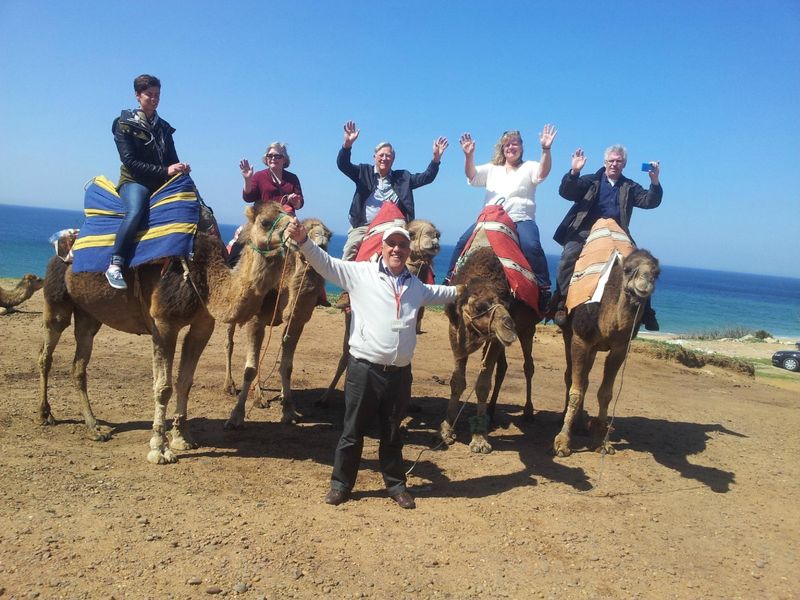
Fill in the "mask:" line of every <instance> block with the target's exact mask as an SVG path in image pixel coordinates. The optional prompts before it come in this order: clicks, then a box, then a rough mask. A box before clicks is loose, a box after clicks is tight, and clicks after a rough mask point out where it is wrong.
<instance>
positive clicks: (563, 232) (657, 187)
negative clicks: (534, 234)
mask: <svg viewBox="0 0 800 600" xmlns="http://www.w3.org/2000/svg"><path fill="white" fill-rule="evenodd" d="M627 160H628V151H627V150H626V149H625V147H624V146H609V147H608V148H606V151H605V154H604V161H603V163H604V165H605V166H604V167H603V168H601V169H600V170H598V171H597V172H596V173H594V174H592V175H584V176H583V177H581V169H583V167H584V165H585V164H586V155H585V154H584V153H583V150H582V149H581V148H578V149H577V150H576V151H575V153H574V154H573V155H572V166H571V168H570V170H569V171H568V172H567V174H566V175H564V178H563V179H562V180H561V186H560V187H559V188H558V193H559V194H560V195H561V197H562V198H565V199H567V200H570V201H571V202H574V204H573V205H572V208H570V209H569V212H567V216H566V217H564V220H563V221H562V222H561V224H560V225H559V226H558V228H557V229H556V232H555V235H553V239H554V240H555V241H557V242H558V243H559V244H561V245H562V246H563V247H564V250H563V251H562V252H561V261H560V262H559V264H558V275H557V276H556V278H557V282H558V296H557V298H558V304H557V306H556V307H555V314H554V316H553V322H554V323H555V324H556V325H558V326H562V325H564V323H565V322H566V318H567V315H566V310H565V302H566V299H567V290H568V289H569V282H570V280H571V279H572V273H573V271H574V270H575V262H576V261H577V260H578V256H580V253H581V250H582V249H583V245H584V243H585V242H586V238H587V237H588V235H589V232H590V231H591V229H592V225H594V224H595V222H596V221H597V219H600V218H608V219H614V220H615V221H616V222H617V223H619V225H620V226H621V227H622V228H623V229H624V230H625V232H626V233H627V234H628V236H630V237H631V239H633V236H631V235H630V231H629V229H628V226H629V224H630V221H631V214H632V213H633V208H634V207H637V208H656V207H657V206H658V205H659V204H661V196H662V194H663V190H662V189H661V184H660V183H659V179H658V176H659V173H660V166H659V163H658V161H652V162H650V163H648V164H649V170H648V175H649V176H650V187H649V188H648V189H644V188H643V187H642V186H640V185H639V184H638V183H636V182H635V181H632V180H630V179H628V178H627V177H625V176H623V175H622V170H623V169H624V168H625V165H626V163H627ZM554 299H555V297H554ZM642 324H643V325H644V326H645V329H647V330H648V331H658V329H659V326H658V321H657V320H656V313H655V311H654V310H653V309H652V308H651V307H650V302H649V299H648V303H647V306H646V307H645V310H644V314H643V316H642Z"/></svg>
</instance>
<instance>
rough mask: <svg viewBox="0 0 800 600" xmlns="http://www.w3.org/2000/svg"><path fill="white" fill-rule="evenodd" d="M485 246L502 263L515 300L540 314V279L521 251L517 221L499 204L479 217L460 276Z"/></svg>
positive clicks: (463, 253) (463, 256)
mask: <svg viewBox="0 0 800 600" xmlns="http://www.w3.org/2000/svg"><path fill="white" fill-rule="evenodd" d="M485 246H490V247H491V248H492V250H494V253H495V254H496V255H497V258H499V259H500V264H502V265H503V271H504V272H505V275H506V279H507V280H508V285H509V287H510V288H511V293H512V294H513V295H514V297H515V298H517V299H518V300H521V301H522V302H524V303H525V304H527V305H528V306H530V307H531V308H532V309H533V310H534V311H536V314H539V285H538V284H537V283H536V277H535V276H534V274H533V270H532V269H531V266H530V265H529V264H528V260H527V259H526V258H525V255H524V254H522V250H521V249H520V247H519V238H518V237H517V228H516V226H515V225H514V221H512V220H511V217H509V216H508V213H507V212H506V211H505V210H503V207H502V206H500V205H497V204H490V205H487V206H484V207H483V210H482V211H481V214H480V215H478V220H477V222H476V223H475V229H474V230H473V232H472V236H471V237H470V238H469V240H467V243H466V245H465V246H464V251H463V252H462V253H461V257H460V258H459V259H458V262H457V263H456V267H455V270H456V272H457V271H458V269H459V267H460V266H461V265H462V264H463V263H464V261H465V260H466V257H467V256H468V255H469V253H470V252H471V251H473V250H477V249H478V248H483V247H485Z"/></svg>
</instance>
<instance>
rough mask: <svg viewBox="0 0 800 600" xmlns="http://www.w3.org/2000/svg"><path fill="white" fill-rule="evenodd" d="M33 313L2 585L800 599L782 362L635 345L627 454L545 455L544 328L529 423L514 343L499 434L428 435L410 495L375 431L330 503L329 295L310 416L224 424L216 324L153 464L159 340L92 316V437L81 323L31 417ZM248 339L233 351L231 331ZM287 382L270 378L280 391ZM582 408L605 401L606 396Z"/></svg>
mask: <svg viewBox="0 0 800 600" xmlns="http://www.w3.org/2000/svg"><path fill="white" fill-rule="evenodd" d="M20 308H21V310H22V311H24V312H19V313H16V314H13V315H10V316H5V317H0V333H2V342H1V344H2V346H0V348H1V350H0V385H1V386H2V387H1V388H0V389H2V403H0V452H1V453H2V460H0V476H1V477H2V492H0V493H1V495H2V498H1V499H0V597H2V598H70V599H78V598H92V599H93V598H116V599H121V598H202V597H207V596H210V595H220V596H228V597H241V598H248V599H249V598H253V599H256V598H276V599H277V598H318V597H330V598H453V599H461V598H558V599H564V598H566V599H570V598H686V599H689V598H691V599H695V598H725V599H728V598H771V599H774V598H786V599H788V598H797V597H800V578H798V576H797V573H798V572H800V564H798V562H800V560H799V557H800V548H798V540H800V518H799V517H800V503H798V497H799V496H798V491H800V483H799V482H800V467H798V464H800V463H798V461H797V459H796V457H797V456H798V453H800V437H798V435H797V431H798V425H800V412H799V411H798V407H799V405H800V374H792V373H786V372H783V373H784V374H785V375H786V376H787V377H789V378H790V379H789V385H788V386H787V385H784V386H782V387H775V386H772V385H769V384H767V383H762V382H761V381H760V380H757V379H753V378H748V377H746V376H743V375H739V374H734V373H732V372H728V371H724V370H721V369H715V368H710V367H705V368H703V369H689V368H687V367H684V366H681V365H679V364H676V363H671V362H666V361H659V360H657V359H653V358H650V357H648V356H645V355H643V354H638V353H633V354H632V355H631V357H630V360H629V362H628V364H627V368H626V371H625V375H624V383H623V387H622V391H621V394H620V396H619V399H618V403H617V404H616V408H615V420H614V429H615V430H614V432H613V434H612V441H613V443H614V446H615V448H616V454H614V455H608V456H601V455H599V454H597V453H594V452H589V451H586V450H585V448H583V447H582V446H583V445H584V444H585V443H586V441H587V440H586V439H585V438H581V437H577V438H575V441H574V448H575V450H576V451H575V452H574V453H573V455H572V456H570V457H568V458H554V457H553V456H551V454H550V453H549V449H550V447H551V446H552V441H553V437H554V436H555V434H556V433H557V430H558V428H559V417H560V411H561V408H562V402H563V393H564V391H563V379H562V377H563V375H562V373H563V368H564V358H563V350H562V345H561V340H560V337H559V335H558V332H557V330H556V329H555V328H554V327H552V326H545V327H541V328H540V329H539V331H538V332H537V336H536V342H535V346H534V352H535V359H536V376H535V390H534V392H535V405H536V410H537V413H536V419H535V421H534V422H533V423H527V422H524V421H523V420H522V406H523V403H524V380H523V377H522V369H521V360H520V356H519V350H518V348H512V349H511V351H510V352H509V360H510V368H509V375H508V377H507V379H506V385H505V387H504V389H503V392H502V395H501V397H500V402H499V405H498V416H497V418H496V421H495V426H494V429H493V430H492V431H491V434H490V440H491V442H492V444H493V446H494V452H492V453H491V454H488V455H474V454H471V453H470V451H469V449H468V446H467V445H466V442H468V440H469V433H468V426H467V419H466V417H468V416H469V415H470V414H472V412H473V411H474V405H470V406H469V407H468V408H467V409H466V410H465V411H464V413H463V415H462V417H461V419H460V421H459V423H458V424H457V429H458V431H459V434H460V435H459V440H458V442H457V443H456V444H455V445H454V446H452V447H450V448H449V449H446V450H436V451H426V452H424V453H422V456H421V457H420V460H419V463H418V464H417V465H416V466H415V468H414V470H413V472H412V475H411V476H410V479H409V483H410V486H411V491H412V492H413V493H414V495H415V496H416V497H417V505H418V508H417V509H416V510H413V511H404V510H402V509H400V508H399V507H398V506H396V505H395V504H394V503H393V502H391V501H390V500H389V499H387V498H386V496H385V494H384V492H383V489H382V480H381V478H380V475H379V473H378V471H377V443H376V442H375V440H373V439H369V440H368V441H367V443H366V445H365V452H364V458H363V461H362V468H361V472H360V476H359V480H358V483H357V486H356V489H355V492H354V497H353V499H352V500H351V501H350V502H347V503H345V504H343V505H341V506H338V507H331V506H328V505H326V504H324V503H323V502H322V498H323V496H324V494H325V492H326V490H327V488H328V481H329V477H330V471H331V463H332V459H333V451H334V448H335V445H336V441H337V439H338V435H339V430H340V423H341V419H342V412H343V409H342V393H341V392H339V393H338V394H337V395H336V396H335V397H334V402H333V404H332V405H331V407H330V408H327V409H321V408H316V407H315V406H314V401H315V400H316V399H317V398H318V397H319V396H320V394H321V392H322V390H323V389H324V388H325V387H326V386H327V384H328V381H329V378H330V376H331V374H332V372H333V368H334V365H335V362H336V360H337V359H338V350H339V347H340V339H341V329H342V318H341V316H340V315H339V314H337V313H336V311H334V310H333V309H321V308H320V309H317V311H316V313H315V315H314V318H313V319H312V321H311V322H310V323H309V324H308V326H307V328H306V334H305V336H304V338H303V340H302V341H301V343H300V351H299V353H298V358H297V361H296V365H295V380H294V387H295V388H296V390H297V392H296V400H297V405H298V409H299V410H300V412H302V413H303V415H304V418H303V420H302V422H301V423H300V424H298V425H282V424H280V423H279V418H280V408H279V406H277V405H276V404H273V405H272V407H271V408H267V409H258V408H253V409H248V410H249V413H248V417H247V426H246V428H245V429H243V430H239V431H227V430H225V429H224V428H223V423H224V422H225V420H226V418H227V416H228V414H229V412H230V410H231V408H232V406H233V398H232V397H230V396H228V395H226V394H225V393H224V392H223V391H222V383H223V367H224V356H223V352H224V339H223V333H224V331H223V327H221V326H219V327H218V328H217V331H216V332H215V334H214V337H213V338H212V340H211V342H210V344H209V346H208V348H207V349H206V352H205V354H204V355H203V357H202V359H201V361H200V367H199V369H198V373H197V376H196V378H195V385H194V389H193V390H192V396H191V400H190V406H189V411H190V418H191V426H192V428H193V431H194V433H195V435H196V437H197V438H198V441H200V443H201V444H202V446H201V447H200V448H198V449H197V450H190V451H184V452H180V461H179V462H178V463H176V464H173V465H166V466H154V465H152V464H149V463H148V462H146V460H145V456H146V454H147V449H148V440H149V437H150V433H149V430H150V426H151V419H152V416H153V400H152V392H151V385H152V384H151V366H150V365H151V362H150V342H149V340H148V339H147V338H145V337H136V336H130V335H125V334H120V333H118V332H115V331H112V330H109V329H107V328H104V329H102V330H101V331H100V333H99V334H98V336H97V339H96V344H95V352H94V356H93V360H92V363H91V365H90V369H89V390H90V395H91V398H92V400H93V405H94V410H95V414H96V415H97V416H98V418H99V419H101V421H102V423H103V424H105V425H106V426H108V427H111V428H113V436H112V437H111V439H110V440H109V441H107V442H93V441H89V440H88V439H86V436H85V430H84V426H83V424H82V417H81V412H80V406H79V403H78V400H77V395H76V393H75V391H74V389H73V385H72V382H71V379H70V366H71V361H72V353H73V351H74V342H73V339H72V330H71V329H68V330H67V332H66V333H65V336H64V337H63V338H62V342H61V345H60V346H59V348H58V349H57V351H56V355H55V362H54V367H53V373H52V379H51V394H50V402H51V404H52V407H53V412H54V415H55V417H56V419H57V420H58V422H57V424H56V425H55V426H52V427H42V426H39V425H38V424H36V422H35V416H36V410H37V404H38V377H39V376H38V370H37V365H36V358H37V354H38V348H39V345H40V343H41V342H40V340H41V336H42V329H41V314H40V311H41V309H42V296H41V293H38V294H36V295H35V296H34V297H33V298H32V299H31V300H29V301H28V302H26V303H25V304H23V305H22V306H21V307H20ZM424 329H425V331H426V333H425V334H423V335H421V337H420V339H419V344H418V350H417V354H416V357H415V361H414V376H415V380H414V388H413V395H414V403H415V404H416V406H417V411H416V412H412V413H411V414H410V417H409V418H408V420H407V428H408V432H407V444H406V448H405V456H406V458H407V459H408V465H409V467H410V466H411V462H412V460H413V459H415V458H416V457H417V456H418V455H419V454H420V452H421V451H423V450H425V449H428V448H430V447H431V446H433V445H434V444H435V442H436V432H437V430H438V425H439V423H440V421H441V419H442V417H443V414H444V412H445V406H446V402H447V398H448V397H449V386H448V385H447V381H449V377H450V372H451V369H452V360H451V358H450V350H449V345H448V342H447V323H446V319H445V317H444V315H443V314H441V313H438V314H436V313H429V314H427V315H426V320H425V324H424ZM277 338H278V334H277V333H276V334H275V335H274V336H273V342H272V345H271V348H270V349H269V351H268V352H267V354H266V357H265V359H264V362H263V366H262V375H263V376H264V377H267V375H268V374H269V372H270V370H271V369H272V365H273V364H274V362H275V356H276V353H275V347H276V340H277ZM752 346H754V347H755V351H756V352H757V353H758V352H761V353H763V352H769V353H771V352H770V351H769V350H766V349H765V347H764V346H762V345H758V344H753V345H752ZM745 354H746V353H745ZM235 356H236V364H237V365H241V364H242V362H243V353H242V352H241V348H240V347H239V348H237V351H236V355H235ZM476 365H477V361H476V360H473V361H471V363H470V368H469V372H468V375H469V382H470V383H472V382H474V375H475V372H476ZM770 368H771V367H770ZM240 371H241V367H240V366H239V367H237V377H238V376H239V372H240ZM599 375H600V369H599V368H597V369H595V372H594V373H593V374H592V382H593V383H592V388H591V390H590V394H593V393H594V391H595V390H596V386H597V382H598V379H599ZM792 377H795V379H794V380H792V379H791V378H792ZM793 382H796V383H797V385H795V384H794V383H793ZM276 383H277V382H276V380H275V377H274V376H271V377H269V378H268V379H267V386H268V387H269V388H271V389H272V390H274V389H275V388H276ZM269 394H270V395H272V394H274V391H271V392H269ZM587 407H588V408H589V410H590V412H591V413H593V412H594V411H596V402H595V401H594V398H593V396H592V397H591V398H588V400H587ZM792 573H794V575H793V574H792Z"/></svg>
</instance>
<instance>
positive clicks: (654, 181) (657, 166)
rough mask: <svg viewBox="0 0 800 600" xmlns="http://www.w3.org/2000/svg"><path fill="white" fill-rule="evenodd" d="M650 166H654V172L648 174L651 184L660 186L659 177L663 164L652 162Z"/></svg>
mask: <svg viewBox="0 0 800 600" xmlns="http://www.w3.org/2000/svg"><path fill="white" fill-rule="evenodd" d="M650 164H651V165H652V166H653V170H652V171H650V172H649V173H648V175H650V183H652V184H653V185H658V176H659V175H660V174H661V163H660V162H659V161H657V160H651V161H650Z"/></svg>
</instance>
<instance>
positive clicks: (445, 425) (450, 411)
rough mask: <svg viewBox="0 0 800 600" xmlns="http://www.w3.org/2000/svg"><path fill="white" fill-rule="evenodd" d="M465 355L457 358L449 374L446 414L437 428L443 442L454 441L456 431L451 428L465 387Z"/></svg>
mask: <svg viewBox="0 0 800 600" xmlns="http://www.w3.org/2000/svg"><path fill="white" fill-rule="evenodd" d="M467 358H468V357H467V356H465V357H463V358H457V359H456V364H455V366H454V367H453V374H452V375H451V376H450V402H448V404H447V416H446V417H445V419H444V421H442V425H441V427H440V428H439V434H440V435H441V436H442V441H444V443H445V444H447V445H448V446H449V445H452V444H454V443H455V441H456V431H455V429H454V428H453V425H454V424H455V420H456V415H457V414H458V410H459V408H460V404H461V402H460V399H461V394H463V393H464V390H465V389H467V376H466V373H467Z"/></svg>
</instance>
